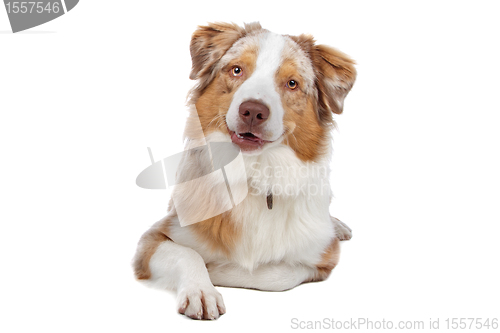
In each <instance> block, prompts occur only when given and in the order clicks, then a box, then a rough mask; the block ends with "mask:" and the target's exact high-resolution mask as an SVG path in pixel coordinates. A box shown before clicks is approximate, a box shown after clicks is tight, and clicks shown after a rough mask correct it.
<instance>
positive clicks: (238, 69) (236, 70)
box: [231, 66, 243, 76]
mask: <svg viewBox="0 0 500 333" xmlns="http://www.w3.org/2000/svg"><path fill="white" fill-rule="evenodd" d="M231 74H233V76H241V74H243V69H241V67H238V66H234V67H233V68H232V69H231Z"/></svg>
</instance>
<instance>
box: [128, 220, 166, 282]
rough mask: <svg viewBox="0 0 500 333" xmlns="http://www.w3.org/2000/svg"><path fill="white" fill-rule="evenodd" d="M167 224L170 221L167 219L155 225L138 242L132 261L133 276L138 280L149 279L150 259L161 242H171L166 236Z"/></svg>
mask: <svg viewBox="0 0 500 333" xmlns="http://www.w3.org/2000/svg"><path fill="white" fill-rule="evenodd" d="M169 224H170V219H168V218H167V219H165V220H162V221H160V222H158V223H156V224H155V225H153V226H152V227H151V228H150V229H149V230H148V231H146V232H145V233H144V234H143V235H142V237H141V239H140V240H139V245H138V247H137V252H136V254H135V257H134V261H133V268H134V274H135V277H136V278H137V279H138V280H147V279H149V278H150V277H151V271H150V269H149V261H150V260H151V257H152V256H153V254H154V253H155V252H156V249H157V248H158V246H159V245H160V244H161V243H162V242H165V241H172V240H171V239H170V238H169V237H168V236H167V232H168V226H169Z"/></svg>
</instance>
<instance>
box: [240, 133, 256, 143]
mask: <svg viewBox="0 0 500 333" xmlns="http://www.w3.org/2000/svg"><path fill="white" fill-rule="evenodd" d="M241 136H242V137H243V138H244V139H245V140H250V141H255V142H259V141H260V139H259V138H258V137H256V136H254V135H246V134H241Z"/></svg>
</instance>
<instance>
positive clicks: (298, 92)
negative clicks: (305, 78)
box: [276, 60, 329, 162]
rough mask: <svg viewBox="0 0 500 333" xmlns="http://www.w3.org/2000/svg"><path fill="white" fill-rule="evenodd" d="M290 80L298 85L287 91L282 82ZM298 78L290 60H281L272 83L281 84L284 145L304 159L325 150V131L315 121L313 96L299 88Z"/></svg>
mask: <svg viewBox="0 0 500 333" xmlns="http://www.w3.org/2000/svg"><path fill="white" fill-rule="evenodd" d="M290 80H295V81H297V82H298V87H297V88H296V89H294V90H290V89H289V88H287V87H286V84H287V82H288V81H290ZM301 82H302V77H301V76H300V74H299V73H298V71H297V65H296V64H295V63H294V61H293V60H285V61H284V62H283V64H282V66H280V69H279V71H278V74H277V76H276V84H277V85H278V87H281V101H282V103H283V108H284V109H285V115H284V117H283V124H284V126H285V135H286V137H285V140H284V141H283V142H284V144H286V145H288V146H289V147H290V148H292V149H293V150H294V151H295V153H296V154H297V156H298V157H299V158H300V159H301V160H302V161H304V162H306V161H314V160H315V159H316V158H317V157H318V156H321V155H323V154H324V153H325V149H326V146H327V144H328V142H327V139H326V134H327V131H329V128H325V126H322V125H321V124H320V122H319V119H318V117H317V114H316V108H315V98H314V96H311V95H307V94H306V93H305V92H304V91H303V89H302V87H301Z"/></svg>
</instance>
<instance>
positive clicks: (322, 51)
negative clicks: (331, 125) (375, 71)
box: [290, 35, 356, 122]
mask: <svg viewBox="0 0 500 333" xmlns="http://www.w3.org/2000/svg"><path fill="white" fill-rule="evenodd" d="M290 37H291V38H292V39H293V40H294V41H295V42H296V43H297V44H299V46H300V47H301V48H302V49H303V50H304V51H305V52H306V53H307V54H308V56H309V58H310V59H311V61H312V64H313V67H314V72H315V75H316V82H315V83H316V89H317V91H318V109H319V110H318V111H319V117H320V120H322V121H326V122H329V121H331V119H332V118H331V116H332V112H333V113H337V114H340V113H342V110H343V107H344V98H345V97H346V96H347V93H349V91H350V90H351V88H352V86H353V84H354V81H355V80H356V69H355V68H354V64H355V63H354V61H353V60H352V59H351V58H349V57H348V56H347V55H346V54H344V53H342V52H340V51H338V50H336V49H334V48H332V47H329V46H326V45H316V44H315V42H314V39H313V37H312V36H310V35H300V36H290Z"/></svg>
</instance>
